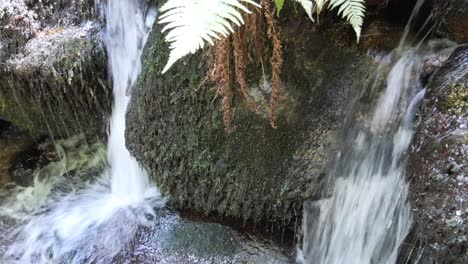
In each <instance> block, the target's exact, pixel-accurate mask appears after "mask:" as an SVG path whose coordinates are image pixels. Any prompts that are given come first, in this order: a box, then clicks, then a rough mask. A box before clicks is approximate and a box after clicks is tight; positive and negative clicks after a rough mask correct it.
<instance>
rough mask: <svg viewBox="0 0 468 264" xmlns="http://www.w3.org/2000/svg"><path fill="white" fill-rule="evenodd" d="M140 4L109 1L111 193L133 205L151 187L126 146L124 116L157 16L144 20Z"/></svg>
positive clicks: (136, 2) (121, 0)
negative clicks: (144, 49)
mask: <svg viewBox="0 0 468 264" xmlns="http://www.w3.org/2000/svg"><path fill="white" fill-rule="evenodd" d="M138 2H139V1H135V0H119V1H112V0H110V1H108V4H107V9H106V18H107V27H106V31H107V38H106V45H107V51H108V56H109V67H110V69H111V71H112V79H113V85H114V88H113V91H114V107H113V110H112V116H111V120H110V135H109V144H108V152H107V155H108V160H109V163H110V169H111V175H112V186H111V189H112V193H114V194H115V195H117V196H119V197H125V198H126V199H129V201H130V202H134V201H139V200H141V199H142V197H143V196H144V193H145V192H146V191H147V189H148V186H149V180H148V177H147V176H146V174H145V173H144V172H143V170H142V169H141V168H140V166H139V165H138V163H137V161H136V160H135V159H134V158H133V157H132V156H131V155H130V153H129V151H128V150H127V148H126V146H125V114H126V111H127V106H128V103H129V101H130V89H131V88H132V86H133V85H134V84H135V82H136V80H137V77H138V75H139V73H140V69H141V53H142V51H143V46H144V45H145V43H146V39H147V37H148V33H149V30H150V28H151V26H152V24H153V22H154V20H155V18H156V17H155V13H154V12H152V11H151V12H150V13H149V16H147V17H145V14H144V13H143V12H144V10H141V7H139V5H138Z"/></svg>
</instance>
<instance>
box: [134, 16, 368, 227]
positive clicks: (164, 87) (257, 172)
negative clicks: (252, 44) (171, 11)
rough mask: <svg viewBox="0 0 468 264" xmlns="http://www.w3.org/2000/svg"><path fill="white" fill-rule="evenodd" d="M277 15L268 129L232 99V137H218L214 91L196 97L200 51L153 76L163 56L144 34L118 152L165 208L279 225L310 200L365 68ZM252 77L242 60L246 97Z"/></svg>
mask: <svg viewBox="0 0 468 264" xmlns="http://www.w3.org/2000/svg"><path fill="white" fill-rule="evenodd" d="M283 12H285V13H282V17H283V20H284V21H282V22H281V30H282V40H283V47H284V49H283V50H284V59H285V62H284V66H283V74H282V81H283V98H282V107H281V109H280V110H279V112H278V121H277V125H278V129H273V128H272V127H271V126H270V124H269V120H268V119H267V118H265V116H264V115H258V114H255V113H253V112H251V111H250V110H249V109H248V107H247V105H246V103H245V102H244V101H241V100H238V99H237V97H238V96H235V97H236V98H234V101H233V102H234V105H235V107H234V120H233V132H232V133H226V132H225V131H224V125H223V114H222V112H221V110H220V109H221V107H220V100H219V98H218V99H216V98H217V97H216V94H215V87H214V84H213V83H210V82H208V83H207V84H206V85H205V86H204V88H202V89H198V86H199V84H200V83H201V82H202V81H203V80H204V78H205V76H206V74H207V72H208V70H209V60H208V59H207V56H205V55H206V50H205V51H202V52H198V53H197V54H195V55H191V56H187V57H186V58H184V59H182V60H181V61H179V62H177V63H176V65H174V66H173V67H172V68H171V69H170V70H169V71H168V72H167V73H166V74H164V75H161V70H162V68H163V67H164V65H165V63H166V61H167V58H168V53H169V52H168V46H167V44H166V43H164V40H163V37H164V36H163V34H161V26H160V25H158V24H156V25H155V26H154V28H153V32H152V33H151V35H150V37H149V40H148V44H147V47H146V50H145V53H144V56H143V57H144V61H143V72H142V74H141V76H140V79H139V83H138V85H137V87H135V89H134V92H133V96H132V101H131V103H130V107H129V112H128V115H127V144H128V147H129V149H130V150H131V152H132V153H133V154H134V155H135V156H136V158H137V159H138V160H139V161H140V162H141V164H142V165H143V166H144V167H145V168H146V169H147V171H148V172H149V173H150V174H151V175H152V177H153V179H154V180H155V182H156V183H157V185H158V186H159V187H160V188H161V190H162V191H163V192H164V193H165V194H167V195H169V197H170V199H171V201H172V203H173V205H175V206H177V207H181V208H192V209H195V210H198V211H203V212H206V213H208V212H216V213H219V214H223V215H229V216H235V217H240V218H244V219H254V220H256V221H258V220H265V219H269V220H273V219H275V220H278V221H284V223H286V222H288V221H289V220H291V219H294V218H295V217H296V216H297V215H298V214H299V211H300V208H301V205H302V201H303V199H305V198H308V197H312V196H314V194H316V191H317V190H318V188H319V182H320V178H321V173H326V172H323V171H322V165H323V161H324V160H325V156H326V153H325V149H326V148H329V147H330V146H331V145H332V143H333V142H332V135H333V133H334V131H335V128H336V127H337V126H338V125H339V120H340V111H339V109H340V106H341V105H342V104H344V102H345V100H344V99H345V97H346V94H347V93H348V92H349V90H351V89H350V88H351V87H353V80H362V79H363V77H362V76H363V75H364V71H363V68H365V67H364V66H365V65H367V64H366V63H367V61H366V62H365V60H363V59H362V58H359V57H357V56H356V55H355V54H356V53H355V52H348V51H346V49H340V48H337V47H336V46H335V45H333V43H331V42H330V41H329V40H327V39H325V38H323V37H322V36H321V35H320V34H317V33H315V30H314V26H313V24H311V23H309V21H308V20H306V19H300V18H297V19H293V20H292V19H291V20H288V16H287V15H285V14H286V12H287V11H286V10H283ZM266 61H268V58H267V60H266ZM261 72H262V69H261V65H259V64H258V63H257V62H254V61H253V60H251V61H250V62H249V64H248V66H247V73H248V78H249V80H248V82H249V86H250V89H251V92H252V93H258V92H260V91H261V92H263V93H268V89H265V87H264V86H265V84H264V83H263V82H262V81H261V77H262V74H261ZM266 72H267V73H268V72H269V69H266ZM267 83H268V80H267ZM266 86H268V85H266Z"/></svg>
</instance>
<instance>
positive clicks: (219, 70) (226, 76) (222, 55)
mask: <svg viewBox="0 0 468 264" xmlns="http://www.w3.org/2000/svg"><path fill="white" fill-rule="evenodd" d="M214 52H215V64H214V67H213V71H212V73H211V80H212V81H213V82H215V83H217V84H218V90H217V94H218V95H220V96H221V97H222V109H223V113H224V117H223V121H224V126H225V129H226V131H228V132H229V131H230V130H231V127H232V109H231V101H232V94H233V93H232V84H231V76H230V71H231V65H230V61H231V40H230V38H225V39H222V40H220V41H218V42H217V43H216V45H215V48H214Z"/></svg>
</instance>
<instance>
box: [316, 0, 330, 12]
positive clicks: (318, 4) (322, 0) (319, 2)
mask: <svg viewBox="0 0 468 264" xmlns="http://www.w3.org/2000/svg"><path fill="white" fill-rule="evenodd" d="M327 2H328V0H315V6H316V10H317V14H320V12H322V10H323V6H324V5H325V4H326V3H327Z"/></svg>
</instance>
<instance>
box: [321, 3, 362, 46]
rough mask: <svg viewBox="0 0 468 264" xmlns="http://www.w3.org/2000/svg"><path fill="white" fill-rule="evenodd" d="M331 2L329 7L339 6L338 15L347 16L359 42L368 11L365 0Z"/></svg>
mask: <svg viewBox="0 0 468 264" xmlns="http://www.w3.org/2000/svg"><path fill="white" fill-rule="evenodd" d="M325 1H327V0H325ZM329 2H330V5H329V8H330V9H334V8H338V15H340V16H342V17H343V18H345V19H346V20H347V21H348V22H349V23H350V24H351V26H352V27H353V29H354V31H355V32H356V36H357V41H358V42H359V38H360V36H361V28H362V24H363V22H364V15H365V13H366V6H365V0H329Z"/></svg>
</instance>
